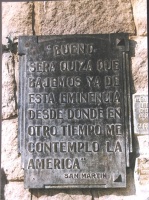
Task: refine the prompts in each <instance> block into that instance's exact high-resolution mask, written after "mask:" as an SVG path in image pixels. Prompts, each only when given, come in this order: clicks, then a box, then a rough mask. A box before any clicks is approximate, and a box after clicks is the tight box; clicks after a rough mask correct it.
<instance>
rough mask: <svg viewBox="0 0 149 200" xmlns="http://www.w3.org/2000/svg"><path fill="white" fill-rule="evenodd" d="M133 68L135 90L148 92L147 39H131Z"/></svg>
mask: <svg viewBox="0 0 149 200" xmlns="http://www.w3.org/2000/svg"><path fill="white" fill-rule="evenodd" d="M130 51H131V53H132V55H131V68H132V77H133V83H134V90H135V92H138V93H145V92H146V93H147V91H148V67H147V66H148V64H147V37H131V38H130Z"/></svg>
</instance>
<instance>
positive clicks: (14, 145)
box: [1, 0, 149, 200]
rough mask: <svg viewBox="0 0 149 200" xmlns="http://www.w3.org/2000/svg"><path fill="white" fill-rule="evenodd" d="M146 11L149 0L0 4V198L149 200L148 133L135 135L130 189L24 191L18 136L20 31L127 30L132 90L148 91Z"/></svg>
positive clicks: (129, 170)
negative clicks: (0, 157) (0, 108)
mask: <svg viewBox="0 0 149 200" xmlns="http://www.w3.org/2000/svg"><path fill="white" fill-rule="evenodd" d="M146 10H147V5H146V0H115V1H111V0H106V1H102V0H82V1H81V0H67V1H39V2H38V1H35V2H34V1H32V2H3V3H2V44H3V45H2V47H3V54H2V72H3V75H2V119H3V121H2V166H1V167H2V168H1V175H2V188H1V199H2V200H10V199H15V200H29V199H30V200H31V199H32V200H54V199H55V200H71V199H73V200H97V199H100V200H105V199H108V200H113V199H114V200H125V199H126V200H129V199H131V200H132V199H134V200H136V199H138V200H147V199H149V155H148V154H149V153H147V150H148V145H149V143H148V135H135V134H134V135H133V148H134V152H133V153H132V155H131V167H130V168H128V169H127V188H126V189H64V190H56V189H53V190H52V189H51V190H50V189H45V190H43V189H40V190H37V189H32V190H27V189H24V183H23V178H24V177H23V176H24V173H23V170H22V169H21V157H20V155H19V154H18V138H17V131H18V110H17V102H18V54H17V44H18V43H17V42H18V36H19V35H50V34H100V33H120V32H125V33H129V34H130V54H131V55H130V56H131V63H130V66H131V72H132V74H131V76H132V85H131V91H132V94H133V93H147V91H148V88H147V86H148V84H147V82H148V77H147V74H148V73H147V25H146V24H147V22H146V21H147V13H146ZM6 37H7V38H6Z"/></svg>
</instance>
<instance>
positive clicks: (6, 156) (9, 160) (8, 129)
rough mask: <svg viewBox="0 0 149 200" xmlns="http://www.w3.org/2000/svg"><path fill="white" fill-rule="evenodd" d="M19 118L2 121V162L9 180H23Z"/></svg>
mask: <svg viewBox="0 0 149 200" xmlns="http://www.w3.org/2000/svg"><path fill="white" fill-rule="evenodd" d="M17 130H18V120H17V118H15V119H11V120H4V121H3V122H2V162H1V167H2V168H3V170H4V173H5V175H6V179H7V180H15V181H16V180H23V174H24V172H23V170H22V169H21V157H20V156H18V140H17Z"/></svg>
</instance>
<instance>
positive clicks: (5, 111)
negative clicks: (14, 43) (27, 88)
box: [2, 53, 16, 119]
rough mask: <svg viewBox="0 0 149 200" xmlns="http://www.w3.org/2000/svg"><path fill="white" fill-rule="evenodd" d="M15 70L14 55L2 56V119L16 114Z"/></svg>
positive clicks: (4, 54)
mask: <svg viewBox="0 0 149 200" xmlns="http://www.w3.org/2000/svg"><path fill="white" fill-rule="evenodd" d="M15 87H16V83H15V69H14V57H13V54H12V53H3V55H2V119H6V118H9V117H11V116H14V115H15V114H16V99H15Z"/></svg>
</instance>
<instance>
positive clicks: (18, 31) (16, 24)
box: [2, 2, 33, 44]
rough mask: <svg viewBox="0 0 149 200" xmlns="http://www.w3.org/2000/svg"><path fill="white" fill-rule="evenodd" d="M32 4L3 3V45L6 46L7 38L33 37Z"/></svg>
mask: <svg viewBox="0 0 149 200" xmlns="http://www.w3.org/2000/svg"><path fill="white" fill-rule="evenodd" d="M32 15H33V3H32V2H3V3H2V44H6V43H7V40H6V37H7V36H8V35H11V38H14V39H15V37H17V36H18V35H32V34H33V29H32V17H33V16H32Z"/></svg>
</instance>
